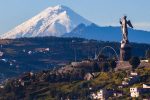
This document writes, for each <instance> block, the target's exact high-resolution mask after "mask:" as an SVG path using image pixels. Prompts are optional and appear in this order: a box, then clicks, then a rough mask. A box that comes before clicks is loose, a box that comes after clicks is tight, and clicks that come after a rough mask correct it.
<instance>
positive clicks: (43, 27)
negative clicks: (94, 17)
mask: <svg viewBox="0 0 150 100" xmlns="http://www.w3.org/2000/svg"><path fill="white" fill-rule="evenodd" d="M81 23H84V24H86V25H89V24H90V23H91V22H90V21H88V20H86V19H84V18H83V17H81V16H80V15H78V14H77V13H75V12H74V11H73V10H71V9H70V8H68V7H65V6H62V5H58V6H55V7H49V8H47V9H45V10H44V11H42V12H41V13H40V14H38V15H37V16H35V17H33V18H31V19H29V20H28V21H26V22H24V23H22V24H21V25H19V26H17V27H16V28H14V29H13V30H11V31H9V32H7V33H4V34H2V35H1V36H0V37H1V38H3V39H5V38H21V37H40V36H62V35H63V34H64V33H68V32H70V31H72V30H73V29H74V28H75V27H76V26H78V25H79V24H81Z"/></svg>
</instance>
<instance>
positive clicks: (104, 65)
mask: <svg viewBox="0 0 150 100" xmlns="http://www.w3.org/2000/svg"><path fill="white" fill-rule="evenodd" d="M100 69H101V71H103V72H108V71H109V70H110V66H109V64H108V63H107V62H102V63H101V64H100Z"/></svg>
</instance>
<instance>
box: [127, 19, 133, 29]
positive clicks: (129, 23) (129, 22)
mask: <svg viewBox="0 0 150 100" xmlns="http://www.w3.org/2000/svg"><path fill="white" fill-rule="evenodd" d="M128 25H129V26H130V27H131V28H133V26H132V24H131V21H130V20H129V21H128Z"/></svg>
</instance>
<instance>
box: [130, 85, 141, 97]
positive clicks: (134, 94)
mask: <svg viewBox="0 0 150 100" xmlns="http://www.w3.org/2000/svg"><path fill="white" fill-rule="evenodd" d="M139 95H140V90H139V89H138V88H136V87H135V88H130V96H131V97H139Z"/></svg>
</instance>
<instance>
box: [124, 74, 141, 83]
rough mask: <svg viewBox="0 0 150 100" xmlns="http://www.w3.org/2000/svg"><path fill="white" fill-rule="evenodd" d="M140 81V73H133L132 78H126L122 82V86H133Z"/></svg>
mask: <svg viewBox="0 0 150 100" xmlns="http://www.w3.org/2000/svg"><path fill="white" fill-rule="evenodd" d="M139 79H140V76H139V75H138V73H135V72H131V73H130V76H128V77H126V78H124V80H123V81H122V85H123V86H128V85H132V84H134V83H136V82H138V81H139Z"/></svg>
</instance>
